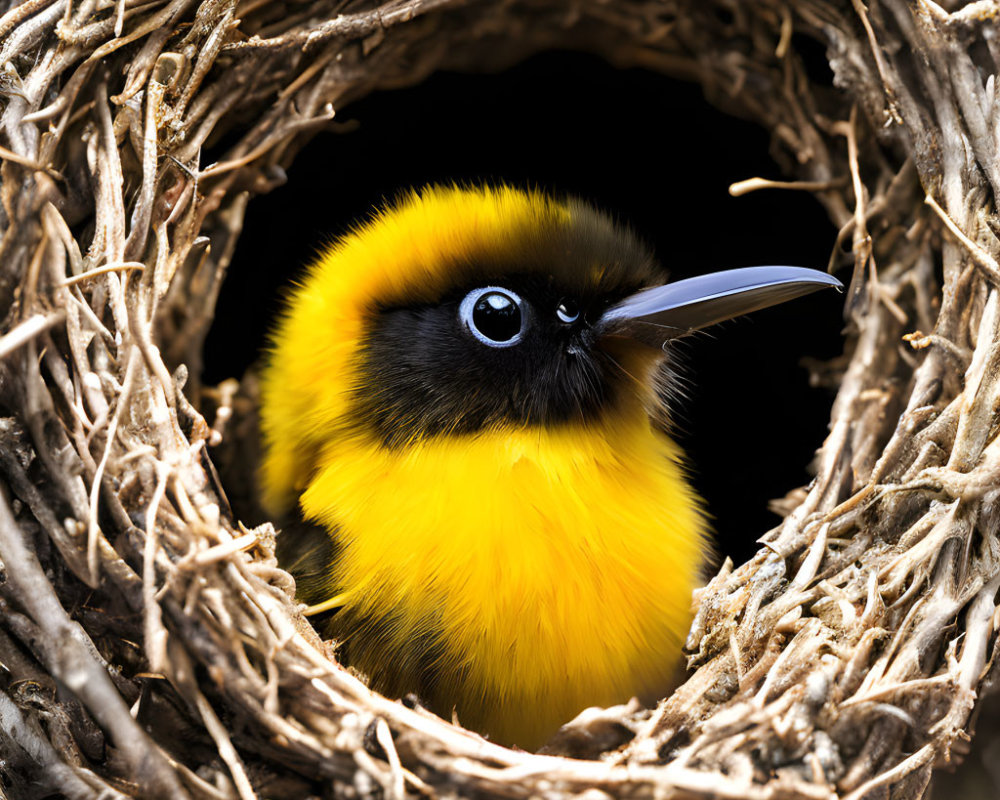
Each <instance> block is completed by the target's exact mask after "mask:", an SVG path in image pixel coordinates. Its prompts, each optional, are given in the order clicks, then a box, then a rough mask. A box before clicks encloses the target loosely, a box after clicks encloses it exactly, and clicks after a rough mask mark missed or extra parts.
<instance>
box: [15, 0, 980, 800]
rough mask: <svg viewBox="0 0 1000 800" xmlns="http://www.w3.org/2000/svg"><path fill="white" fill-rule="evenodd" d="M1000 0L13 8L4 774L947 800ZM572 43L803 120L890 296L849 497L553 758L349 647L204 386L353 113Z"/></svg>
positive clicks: (808, 175) (266, 788) (719, 596)
mask: <svg viewBox="0 0 1000 800" xmlns="http://www.w3.org/2000/svg"><path fill="white" fill-rule="evenodd" d="M998 12H1000V4H998V3H995V2H987V1H986V0H981V1H980V2H975V3H971V4H969V5H966V6H964V7H961V8H953V7H952V6H951V5H949V4H944V5H939V4H937V3H935V2H933V0H913V2H911V3H907V2H904V1H903V0H879V1H878V2H875V0H872V2H871V3H870V4H869V5H868V6H866V5H864V4H863V3H862V2H861V0H852V2H850V3H848V2H834V1H833V0H799V1H798V2H795V3H787V2H781V1H780V0H711V2H701V0H660V1H659V2H654V0H622V1H621V2H615V3H605V2H601V1H600V0H576V1H575V2H565V1H564V0H534V1H533V2H528V1H527V0H514V2H491V1H488V0H481V1H480V2H476V3H463V2H460V0H391V1H390V2H386V3H382V4H374V3H370V2H355V3H351V2H348V3H337V2H326V1H325V0H300V1H294V0H289V2H286V3H274V2H264V0H243V2H236V1H235V0H207V1H206V2H203V3H200V4H199V3H194V2H192V0H114V1H113V2H111V1H110V0H109V1H108V2H97V0H81V1H80V2H70V0H25V2H20V3H14V2H7V3H0V66H2V68H3V72H2V74H0V109H2V110H0V162H2V163H0V232H2V241H0V265H2V266H0V319H2V320H3V323H2V327H0V409H2V418H0V562H2V564H3V582H2V583H0V661H2V665H3V670H0V672H2V675H0V758H2V765H0V794H4V793H6V794H7V795H8V796H12V797H26V798H33V797H47V796H51V795H52V794H53V793H58V794H62V795H66V796H69V797H81V798H83V797H103V798H111V797H126V796H137V797H153V798H155V797H169V798H178V797H196V798H231V797H241V798H249V797H254V796H267V797H307V796H324V795H325V793H329V792H333V793H336V794H337V795H338V796H365V797H367V796H373V797H374V796H380V797H390V798H402V797H407V796H431V797H433V796H473V795H475V796H478V797H505V798H518V797H525V798H527V797H539V796H544V797H552V798H561V797H570V796H577V795H579V796H586V797H588V798H590V799H591V800H594V799H595V798H599V797H602V796H605V795H613V796H615V797H651V796H657V797H664V798H699V797H702V798H708V797H730V798H737V797H738V798H795V799H799V798H801V799H802V800H806V799H807V798H808V799H810V800H813V799H815V800H818V799H819V798H831V800H832V798H850V800H861V798H874V797H892V798H917V797H922V796H924V793H925V791H926V789H927V787H928V784H929V781H930V778H931V772H932V769H933V768H934V767H935V766H939V765H942V764H946V763H948V762H949V761H951V759H952V757H953V753H959V752H961V748H962V746H963V743H964V741H965V739H966V738H967V736H968V729H969V724H970V723H969V721H970V714H971V712H972V711H973V708H974V706H975V704H976V701H977V698H978V696H979V694H980V690H981V687H982V686H983V683H984V681H986V680H988V679H989V678H990V676H991V671H992V669H993V665H994V662H995V647H996V635H995V634H996V628H997V625H998V619H1000V615H998V610H997V609H998V607H997V603H996V594H997V591H998V588H1000V540H998V530H997V528H998V522H1000V517H998V515H997V511H996V509H997V499H998V491H1000V480H998V479H1000V444H998V440H997V437H996V433H997V430H998V428H1000V424H998V423H1000V419H998V408H1000V299H998V292H997V290H998V282H1000V266H998V261H1000V241H998V238H997V232H998V231H1000V220H998V218H997V212H996V199H997V196H998V191H1000V161H998V158H997V143H996V137H995V133H994V132H995V131H996V130H997V126H998V122H1000V116H998V115H1000V111H998V103H997V97H996V92H997V87H996V80H995V75H996V73H997V66H998V64H1000V45H998V42H1000V36H998V34H1000V21H998V20H1000V14H998ZM809 41H819V42H821V43H822V44H823V45H824V46H825V48H826V52H827V56H828V59H829V64H830V67H831V70H832V74H833V76H834V77H833V83H834V85H827V84H826V83H824V82H823V81H822V80H820V79H818V78H815V77H811V76H810V74H809V73H808V72H807V71H806V69H805V68H804V66H803V62H802V59H801V57H800V55H799V52H798V51H799V48H800V46H801V45H802V44H803V43H805V42H809ZM553 46H560V47H575V48H579V49H586V50H591V51H594V52H598V53H600V54H602V55H604V56H605V57H606V58H608V59H609V60H610V61H612V62H613V63H617V64H627V65H639V66H644V67H646V68H649V69H653V70H658V71H662V72H665V73H668V74H671V75H675V76H681V77H685V78H689V79H693V80H697V81H698V82H700V83H701V85H702V86H703V87H704V88H705V91H706V94H707V96H708V98H709V99H710V100H711V101H712V102H714V103H716V104H718V105H720V106H721V107H723V108H725V109H727V110H729V111H732V112H734V113H737V114H740V115H743V116H746V117H749V118H751V119H754V120H756V121H758V122H759V123H760V124H761V125H763V126H765V127H766V128H767V129H768V130H769V131H771V133H772V135H773V139H774V149H775V154H776V155H777V156H778V158H779V160H780V161H781V162H782V164H783V166H784V167H785V168H786V171H787V172H788V174H789V178H790V179H791V186H792V187H794V188H798V189H801V190H805V191H810V192H813V193H814V194H815V195H816V196H817V197H818V198H819V200H820V201H821V202H822V203H823V205H824V206H825V208H826V209H827V211H828V212H829V214H830V217H831V218H832V220H833V221H834V223H835V224H836V225H837V227H838V229H839V232H840V233H839V235H838V245H843V246H844V247H846V246H847V245H848V243H850V252H851V256H852V257H853V279H852V280H851V286H850V289H849V292H848V295H847V313H848V318H849V321H850V326H851V327H850V337H849V347H848V352H849V354H850V358H849V360H848V361H847V362H845V363H846V367H845V369H844V371H843V375H842V379H841V383H840V390H839V394H838V396H837V400H836V403H835V404H834V407H833V410H832V417H831V428H830V435H829V437H828V438H827V440H826V442H825V443H824V444H823V446H822V449H821V450H820V452H819V456H818V459H817V464H818V471H817V476H816V479H815V480H814V481H813V482H812V484H811V485H810V486H809V487H807V489H806V490H801V491H796V492H792V493H791V494H790V495H789V498H788V499H787V500H786V502H785V506H786V507H787V509H788V512H789V513H788V514H787V516H786V517H785V519H784V521H783V522H782V524H781V525H780V526H779V527H778V528H776V529H775V530H774V531H771V532H770V533H768V534H767V535H766V536H765V537H764V539H763V540H762V541H763V548H762V549H761V551H760V552H759V553H758V554H757V555H756V556H755V557H754V558H753V559H751V560H750V561H749V562H748V563H746V564H744V565H742V566H739V567H734V566H733V565H732V564H728V563H727V564H726V565H725V567H724V568H723V570H722V571H721V572H720V574H719V575H717V576H716V577H715V578H714V579H713V580H712V581H711V582H710V584H709V585H708V586H707V587H706V588H705V589H703V590H702V591H701V592H700V594H699V597H698V603H699V612H698V616H697V618H696V620H695V624H694V626H693V628H692V631H691V635H690V639H689V642H688V646H689V649H690V651H691V652H692V654H693V655H692V656H691V659H690V661H691V666H692V667H693V668H694V670H695V671H694V672H693V674H692V676H691V677H690V679H689V680H688V681H687V682H686V683H685V684H684V685H683V686H681V688H680V689H678V690H677V692H676V693H675V694H674V695H673V696H672V697H670V698H667V699H666V700H664V701H663V702H662V703H661V704H660V705H659V707H658V708H657V709H656V710H655V711H653V712H652V713H650V712H644V711H642V710H641V709H638V708H636V707H634V706H623V707H619V708H614V709H607V710H603V711H596V710H592V711H588V712H585V713H584V714H583V715H581V717H580V718H578V719H577V720H576V721H575V722H574V723H572V724H571V725H570V726H568V727H567V728H566V729H564V731H563V732H562V734H561V735H560V738H559V739H558V740H557V741H556V742H554V743H553V745H552V746H551V751H552V753H555V754H553V755H535V754H528V753H523V752H517V751H512V750H507V749H504V748H501V747H498V746H495V745H492V744H490V743H488V742H485V741H483V740H482V739H481V738H480V737H478V736H477V735H475V734H472V733H469V732H467V731H464V730H462V729H461V728H459V727H457V726H453V725H449V724H447V723H445V722H443V721H441V720H439V719H437V718H436V717H433V716H432V715H430V714H428V713H426V712H424V711H422V710H420V709H419V708H415V709H411V708H407V707H404V705H402V704H400V703H397V702H392V701H389V700H386V699H385V698H382V697H379V696H378V695H374V694H372V693H371V692H369V691H368V690H367V688H366V687H365V686H364V685H363V683H361V682H360V681H359V680H358V679H356V678H355V677H354V676H353V675H352V674H350V673H349V672H347V671H345V670H344V669H342V668H341V667H339V666H338V665H336V664H335V663H334V661H333V660H332V659H331V658H330V657H329V656H330V653H329V651H328V650H327V648H326V646H325V645H324V644H323V643H322V642H320V641H319V640H318V639H317V637H316V636H315V634H314V633H313V632H312V629H311V628H310V627H309V626H308V624H307V623H306V622H305V621H304V618H303V617H302V616H301V614H300V608H299V607H298V606H297V605H296V604H295V603H294V601H293V599H292V585H291V582H290V578H289V577H288V576H287V575H286V574H285V573H284V572H283V571H281V570H280V569H278V567H277V565H276V562H275V560H274V557H273V536H274V532H273V529H272V528H271V526H270V525H269V524H263V525H261V526H259V527H256V528H254V529H252V530H248V529H247V528H245V527H243V526H242V525H241V524H240V522H239V520H238V519H236V518H235V516H234V514H233V512H232V511H231V509H230V507H229V504H228V502H227V500H226V497H225V494H224V493H223V491H222V489H221V486H220V484H219V481H218V478H217V475H216V471H215V468H214V466H213V460H212V458H213V457H212V455H211V453H210V451H209V446H210V445H214V444H216V443H217V442H218V440H219V439H220V438H222V439H223V440H224V439H225V436H226V433H225V429H224V426H223V424H222V423H223V422H224V421H225V420H224V416H220V417H219V418H218V419H217V420H216V421H215V423H213V424H212V425H209V423H208V422H206V420H205V418H204V416H203V413H206V412H205V411H204V408H203V407H202V406H201V401H202V398H203V393H202V391H201V390H200V387H199V386H198V380H197V375H198V374H199V372H200V351H201V346H202V341H203V338H204V336H205V333H206V331H207V328H208V325H209V323H210V320H211V317H212V312H213V307H214V302H215V298H216V296H217V293H218V290H219V285H220V283H221V280H222V278H223V276H224V274H225V272H226V269H227V267H228V264H229V260H230V256H231V254H232V251H233V248H234V246H235V241H236V238H237V237H238V235H239V232H240V227H241V223H242V219H243V213H244V211H245V208H246V204H247V202H248V200H249V199H250V198H251V197H252V196H253V195H254V194H258V193H261V192H266V191H268V190H269V189H270V188H272V187H274V186H276V185H278V184H279V183H281V181H282V180H283V178H284V168H285V167H286V166H287V165H288V164H289V163H290V161H291V160H292V158H293V157H294V156H295V153H296V152H297V151H298V149H299V148H300V147H301V146H302V145H303V144H304V143H305V142H306V141H307V140H308V139H309V137H310V136H311V135H313V134H314V133H315V132H316V131H318V130H321V129H323V128H324V127H326V126H328V125H329V124H330V121H331V120H332V119H333V118H334V115H335V113H336V110H337V109H338V108H341V107H342V106H343V105H344V104H346V103H348V102H349V101H350V100H352V99H354V98H357V97H359V96H361V95H363V94H365V93H368V92H371V91H373V90H375V89H378V88H383V87H388V86H398V85H403V84H407V83H413V82H415V81H418V80H420V79H421V78H422V77H423V76H425V75H427V74H428V73H429V72H431V71H432V70H434V69H439V68H455V67H476V68H479V69H483V68H486V69H497V68H500V67H502V66H504V65H506V64H509V63H511V62H513V61H515V60H517V59H518V58H521V57H523V56H525V55H527V54H529V53H532V52H535V51H537V50H540V49H544V48H547V47H553ZM222 143H225V144H222ZM223 146H224V147H225V149H224V150H221V149H220V148H222V147H223ZM210 150H214V151H215V152H220V153H221V154H220V155H219V157H218V160H216V161H214V163H206V157H205V153H206V152H209V151H210ZM773 186H774V184H773V183H768V182H766V181H765V182H763V183H761V182H755V183H750V184H743V185H742V186H737V187H734V191H736V192H740V191H747V190H753V189H757V188H767V187H773ZM841 260H842V259H841V251H840V248H839V247H838V251H837V252H835V253H834V255H833V257H832V261H831V265H839V264H840V261H841ZM231 394H232V388H231V387H230V388H229V389H225V388H223V389H220V390H218V391H217V392H216V393H215V395H216V397H217V398H221V399H219V400H218V405H219V407H220V408H222V409H223V411H224V412H225V411H227V410H228V408H229V400H227V399H225V398H226V397H229V396H231ZM567 755H573V756H589V757H590V758H589V759H587V758H575V759H570V758H566V757H565V756H567ZM599 755H601V756H602V757H600V758H598V757H597V756H599Z"/></svg>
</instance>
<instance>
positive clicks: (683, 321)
mask: <svg viewBox="0 0 1000 800" xmlns="http://www.w3.org/2000/svg"><path fill="white" fill-rule="evenodd" d="M829 286H832V287H833V288H835V289H837V290H841V289H843V288H844V287H843V284H841V282H840V281H838V280H837V279H836V278H834V277H833V276H831V275H827V274H826V273H825V272H820V271H818V270H815V269H806V268H804V267H746V268H743V269H729V270H725V271H723V272H713V273H711V274H709V275H699V276H698V277H696V278H688V279H687V280H683V281H677V282H676V283H668V284H666V285H665V286H655V287H653V288H652V289H644V290H643V291H641V292H637V293H636V294H634V295H632V296H631V297H627V298H625V300H623V301H622V302H620V303H618V304H617V305H614V306H612V307H611V308H609V309H608V310H607V311H605V312H604V314H603V315H602V316H601V318H600V320H599V322H598V324H597V328H598V330H599V331H600V332H601V335H603V336H625V337H628V338H630V339H635V340H637V341H640V342H643V343H645V344H648V345H650V346H652V347H663V345H664V344H665V343H666V342H668V341H670V340H671V339H676V338H677V337H678V336H683V335H684V334H687V333H691V332H692V331H696V330H698V329H699V328H705V327H707V326H709V325H714V324H715V323H717V322H722V321H723V320H727V319H732V318H733V317H739V316H741V315H743V314H749V313H750V312H751V311H758V310H759V309H762V308H767V307H768V306H773V305H777V304H778V303H784V302H785V301H786V300H793V299H794V298H796V297H801V296H802V295H805V294H809V293H810V292H815V291H818V290H819V289H825V288H827V287H829Z"/></svg>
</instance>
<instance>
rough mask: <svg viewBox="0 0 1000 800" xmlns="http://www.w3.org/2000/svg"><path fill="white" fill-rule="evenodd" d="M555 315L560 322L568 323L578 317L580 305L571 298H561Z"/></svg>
mask: <svg viewBox="0 0 1000 800" xmlns="http://www.w3.org/2000/svg"><path fill="white" fill-rule="evenodd" d="M556 316H557V317H559V321H560V322H565V323H566V324H567V325H569V324H570V323H571V322H576V321H577V320H578V319H580V307H579V306H578V305H577V304H576V303H574V302H573V301H572V300H563V301H562V302H560V303H559V305H558V306H557V307H556Z"/></svg>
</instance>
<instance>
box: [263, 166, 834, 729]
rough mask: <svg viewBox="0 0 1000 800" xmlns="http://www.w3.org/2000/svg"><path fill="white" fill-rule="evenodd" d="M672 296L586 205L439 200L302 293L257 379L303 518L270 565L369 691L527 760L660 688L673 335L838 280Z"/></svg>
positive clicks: (698, 509)
mask: <svg viewBox="0 0 1000 800" xmlns="http://www.w3.org/2000/svg"><path fill="white" fill-rule="evenodd" d="M665 281H666V272H665V271H664V269H663V268H662V267H661V266H660V265H659V264H658V262H657V261H656V260H655V258H654V257H653V255H652V254H651V252H650V251H649V250H648V249H647V248H646V247H645V246H644V245H643V244H642V243H641V242H640V241H639V240H638V239H637V238H636V237H635V236H634V235H633V234H632V233H631V232H630V231H629V230H627V229H626V228H624V227H622V226H621V225H619V224H618V223H616V222H614V221H613V220H612V219H611V218H609V217H608V216H606V215H604V214H602V213H600V212H598V211H596V210H594V209H593V208H591V207H590V206H588V205H587V204H585V203H583V202H581V201H579V200H575V199H560V198H556V197H553V196H550V195H547V194H544V193H542V192H539V191H522V190H518V189H513V188H509V187H505V186H500V187H490V188H486V187H484V188H459V187H430V188H425V189H422V190H419V191H413V192H411V193H409V194H406V195H405V196H403V197H402V198H401V199H400V200H399V201H398V202H397V203H395V204H394V205H391V206H389V207H387V208H385V209H383V210H381V211H380V212H378V213H377V214H375V215H374V216H373V217H372V218H371V219H370V220H369V221H368V222H366V223H364V224H362V225H360V226H359V227H357V228H356V229H354V230H353V231H352V232H350V233H349V234H347V235H345V236H343V237H342V238H340V239H339V240H337V241H336V242H334V243H333V244H332V245H331V246H330V247H329V248H328V249H327V250H326V251H325V252H324V253H322V255H321V256H320V257H319V258H318V259H317V260H316V262H315V263H314V264H313V265H312V267H311V268H310V269H309V271H308V273H307V275H306V277H305V278H304V280H303V281H302V282H301V283H300V284H299V285H298V286H296V287H295V289H294V290H293V291H292V293H291V296H290V299H289V302H288V305H287V309H286V310H285V312H284V315H283V316H282V318H281V320H280V322H279V323H278V325H277V328H276V331H275V332H274V334H273V343H272V347H271V349H270V352H269V355H268V360H267V366H266V369H265V372H264V377H263V394H262V405H261V420H262V430H263V436H264V442H265V458H264V461H263V465H262V473H261V475H262V484H263V487H264V493H265V501H266V503H267V505H268V506H269V507H270V508H271V509H272V511H273V512H275V514H276V515H278V516H279V518H280V517H281V516H282V515H284V518H285V519H286V520H291V519H292V518H295V517H297V518H298V519H299V520H300V521H301V522H300V523H298V524H296V523H291V524H290V525H289V527H288V529H287V530H284V531H282V532H281V533H280V534H279V535H278V548H279V559H280V560H281V561H282V563H283V564H284V565H285V566H286V567H287V568H288V569H289V570H290V571H291V572H292V573H293V574H295V575H296V577H297V585H298V590H299V597H300V598H301V599H302V600H303V601H305V602H308V603H311V604H314V605H315V606H317V610H321V609H327V610H333V613H332V614H331V615H330V616H329V621H328V623H326V625H325V630H324V633H326V634H327V635H329V636H331V637H333V638H335V639H336V640H337V642H338V647H339V651H338V652H339V653H340V656H341V658H342V659H343V660H344V661H346V662H347V663H350V664H351V665H353V666H354V667H356V668H357V669H358V670H360V671H361V672H363V673H365V674H366V675H367V676H368V678H369V679H370V681H371V685H372V687H373V688H375V689H377V690H378V691H381V692H383V693H385V694H387V695H389V696H393V697H400V696H402V695H404V694H407V693H411V692H412V693H416V694H417V695H418V696H419V697H420V698H421V700H422V701H423V702H424V703H425V704H427V705H428V706H429V707H430V708H432V709H434V710H435V711H437V712H438V713H440V714H442V715H443V716H445V717H446V718H447V717H450V716H451V715H452V713H453V712H455V713H457V715H458V719H459V721H461V722H462V723H463V724H464V725H466V726H468V727H470V728H473V729H476V730H479V731H481V732H483V733H484V734H487V735H488V736H490V737H491V738H493V739H494V740H496V741H499V742H502V743H508V744H509V743H516V744H518V745H520V746H522V747H525V748H534V747H536V746H538V745H540V744H541V743H543V742H544V741H545V739H546V738H547V737H549V736H550V735H551V734H552V733H553V732H554V731H555V730H556V729H557V728H558V727H559V726H560V725H561V724H562V723H564V722H566V721H568V720H569V719H570V718H572V717H573V716H574V715H575V714H576V713H577V712H579V711H580V710H581V709H583V708H585V707H587V706H593V705H601V706H605V705H611V704H614V703H619V702H623V701H626V700H628V699H629V698H630V697H632V696H639V697H640V698H645V699H647V700H655V699H656V698H657V697H660V696H662V694H663V693H664V692H665V691H666V690H668V689H669V688H670V684H671V682H672V678H673V676H674V675H675V674H676V671H677V667H678V662H679V657H680V653H681V646H682V643H683V641H684V638H685V635H686V631H687V628H688V625H689V624H690V614H691V592H692V589H693V588H694V587H695V585H696V584H697V582H698V580H699V572H700V570H701V568H702V567H703V565H704V562H705V558H706V552H707V548H708V535H707V526H706V523H705V517H704V513H703V508H702V503H701V501H700V499H699V498H698V496H697V495H696V494H695V492H694V491H693V490H692V488H691V486H690V485H689V483H688V481H687V480H686V478H685V464H684V456H683V453H682V452H681V450H680V449H679V448H678V446H677V445H676V444H675V443H674V442H673V441H672V440H671V438H670V437H669V435H668V434H667V432H666V430H665V428H666V420H667V414H666V406H665V403H666V401H667V400H668V398H669V395H670V390H671V374H670V368H669V341H670V340H671V339H672V338H674V337H677V336H679V335H682V334H685V333H688V332H689V331H692V330H695V329H697V328H700V327H703V326H705V325H709V324H712V323H715V322H718V321H721V320H723V319H728V318H731V317H734V316H737V315H740V314H744V313H747V312H749V311H753V310H755V309H758V308H762V307H764V306H767V305H771V304H773V303H777V302H781V301H784V300H787V299H790V298H791V297H795V296H798V295H801V294H805V293H806V292H810V291H813V290H815V289H819V288H822V287H825V286H839V283H838V281H836V280H835V279H833V278H831V277H829V276H828V275H826V274H824V273H820V272H816V271H813V270H805V269H800V268H795V267H758V268H752V269H743V270H731V271H728V272H721V273H715V274H713V275H707V276H703V277H700V278H694V279H691V280H688V281H680V282H677V283H669V284H668V283H665ZM302 522H304V523H305V524H304V525H303V524H302Z"/></svg>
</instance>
